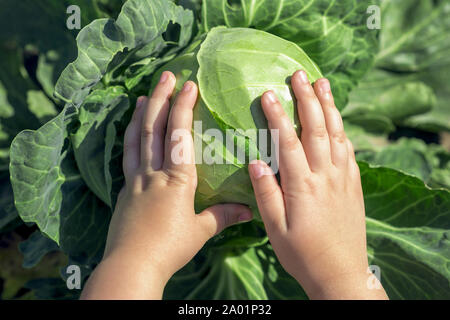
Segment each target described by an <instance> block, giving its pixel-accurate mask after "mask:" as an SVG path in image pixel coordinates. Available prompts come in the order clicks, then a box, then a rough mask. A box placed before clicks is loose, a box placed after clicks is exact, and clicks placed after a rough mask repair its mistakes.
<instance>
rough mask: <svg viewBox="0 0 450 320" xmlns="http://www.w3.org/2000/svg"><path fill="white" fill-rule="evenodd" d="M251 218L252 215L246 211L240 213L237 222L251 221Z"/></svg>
mask: <svg viewBox="0 0 450 320" xmlns="http://www.w3.org/2000/svg"><path fill="white" fill-rule="evenodd" d="M252 218H253V215H252V213H251V212H250V211H246V212H244V213H241V214H240V215H239V218H238V220H239V221H250V220H252Z"/></svg>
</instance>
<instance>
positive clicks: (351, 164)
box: [346, 139, 364, 206]
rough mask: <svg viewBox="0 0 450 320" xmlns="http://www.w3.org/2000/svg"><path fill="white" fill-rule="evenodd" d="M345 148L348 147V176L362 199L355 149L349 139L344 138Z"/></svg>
mask: <svg viewBox="0 0 450 320" xmlns="http://www.w3.org/2000/svg"><path fill="white" fill-rule="evenodd" d="M346 143H347V149H348V162H347V166H348V174H349V176H350V181H352V182H353V186H354V187H355V190H356V192H358V193H359V194H360V195H361V199H363V190H362V184H361V173H360V171H359V166H358V163H357V162H356V157H355V151H354V148H353V144H352V143H351V141H350V140H349V139H347V140H346ZM363 206H364V203H363Z"/></svg>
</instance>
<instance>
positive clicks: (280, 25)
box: [202, 0, 378, 108]
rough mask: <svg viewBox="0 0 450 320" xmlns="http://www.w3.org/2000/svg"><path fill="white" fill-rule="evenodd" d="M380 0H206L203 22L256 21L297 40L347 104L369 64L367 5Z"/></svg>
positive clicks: (372, 44)
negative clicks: (232, 0) (352, 90)
mask: <svg viewBox="0 0 450 320" xmlns="http://www.w3.org/2000/svg"><path fill="white" fill-rule="evenodd" d="M377 3H378V2H377V1H332V2H330V1H321V0H256V1H255V0H243V1H240V2H233V3H232V4H231V5H230V4H229V1H227V0H218V1H217V0H206V1H203V7H202V20H203V21H202V23H203V29H204V30H205V31H210V30H211V28H212V27H214V26H218V25H225V26H227V27H252V28H256V29H261V30H264V31H267V32H270V33H273V34H275V35H277V36H280V37H282V38H284V39H286V40H289V41H292V42H294V43H296V44H297V45H299V46H300V47H301V48H302V49H303V50H305V52H306V53H307V54H308V56H309V57H311V58H312V60H314V61H315V62H316V63H317V65H318V66H319V67H320V69H321V70H322V72H323V73H324V75H325V76H327V77H328V76H330V81H331V83H332V87H333V88H334V90H335V92H334V96H335V102H336V105H337V106H338V108H343V107H344V106H345V104H346V101H347V94H348V92H349V91H350V90H351V88H352V87H353V86H354V85H355V83H356V81H357V80H358V79H359V78H361V76H362V75H364V74H365V73H366V72H367V70H368V69H369V68H370V67H371V65H372V61H373V59H374V55H375V53H376V51H377V41H376V36H377V33H378V32H377V30H369V29H368V28H367V26H366V20H367V18H368V15H367V14H366V10H367V8H368V7H369V5H371V4H377Z"/></svg>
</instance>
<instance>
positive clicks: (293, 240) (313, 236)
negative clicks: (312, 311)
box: [249, 71, 387, 299]
mask: <svg viewBox="0 0 450 320" xmlns="http://www.w3.org/2000/svg"><path fill="white" fill-rule="evenodd" d="M291 84H292V88H293V91H294V93H295V96H296V98H297V101H298V106H297V107H298V114H299V118H300V122H301V126H302V133H301V138H300V139H298V137H297V135H296V132H295V130H294V128H293V126H292V123H291V121H290V119H289V118H288V117H287V115H286V114H285V112H284V110H283V108H282V106H281V105H280V103H279V102H278V100H277V99H276V97H275V95H274V93H273V92H270V91H269V92H266V93H265V94H264V95H263V97H262V107H263V111H264V114H265V116H266V118H267V120H268V123H269V127H270V128H271V129H278V130H279V167H280V176H281V186H280V185H279V184H278V183H277V180H276V178H275V176H274V175H273V172H272V169H270V168H269V167H268V166H267V164H265V163H264V162H262V161H255V162H252V163H251V164H250V166H249V170H250V176H251V179H252V183H253V187H254V190H255V195H256V200H257V203H258V208H259V211H260V213H261V216H262V219H263V221H264V224H265V227H266V230H267V232H268V235H269V239H270V242H271V244H272V246H273V248H274V250H275V253H276V254H277V256H278V258H279V260H280V262H281V264H282V265H283V267H284V268H285V269H286V270H287V272H289V273H290V274H291V275H292V276H293V277H294V278H296V279H297V281H298V282H299V283H300V284H301V285H302V286H303V288H304V289H305V291H306V293H307V294H308V296H309V297H310V298H312V299H314V298H316V299H386V298H387V296H386V293H385V292H384V289H383V288H382V287H381V286H380V289H369V288H368V285H367V283H368V279H369V276H370V274H369V273H368V260H367V248H366V229H365V213H364V200H363V194H362V188H361V178H360V174H359V169H358V165H357V164H356V161H355V156H354V151H353V147H352V144H351V143H350V141H349V140H348V139H347V138H346V135H345V133H344V127H343V123H342V118H341V116H340V114H339V111H338V110H337V109H336V107H335V105H334V101H333V96H332V94H331V90H330V84H329V82H328V80H327V79H320V80H318V81H316V83H315V85H314V88H313V87H312V86H311V85H310V83H309V81H308V79H307V77H306V73H305V72H304V71H298V72H296V73H295V74H294V75H293V77H292V81H291Z"/></svg>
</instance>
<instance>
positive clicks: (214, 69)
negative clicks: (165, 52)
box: [151, 27, 322, 212]
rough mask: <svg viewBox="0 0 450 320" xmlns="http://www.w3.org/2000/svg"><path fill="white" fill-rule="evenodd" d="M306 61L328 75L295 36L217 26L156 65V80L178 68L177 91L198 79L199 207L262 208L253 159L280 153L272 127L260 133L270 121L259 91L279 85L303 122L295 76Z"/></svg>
mask: <svg viewBox="0 0 450 320" xmlns="http://www.w3.org/2000/svg"><path fill="white" fill-rule="evenodd" d="M300 69H301V70H304V71H305V72H306V73H307V75H308V78H309V80H310V81H311V82H314V81H315V80H317V79H319V78H320V77H322V75H321V72H320V70H319V68H318V67H317V65H316V64H315V63H314V62H313V61H312V60H311V59H310V58H309V57H308V56H307V55H306V53H305V52H304V51H303V50H302V49H301V48H300V47H299V46H297V45H296V44H294V43H292V42H290V41H287V40H284V39H282V38H279V37H277V36H275V35H272V34H270V33H267V32H264V31H260V30H255V29H249V28H224V27H217V28H213V29H212V30H211V31H210V32H208V33H207V34H206V36H205V35H203V36H202V37H200V38H199V39H197V40H196V41H194V42H193V43H192V44H191V45H190V46H189V47H188V48H187V49H186V50H185V51H184V52H183V53H182V54H180V55H179V56H178V57H177V58H175V59H173V60H172V61H170V62H169V63H167V64H166V65H164V66H162V67H161V68H160V69H159V70H158V71H157V72H156V73H155V75H154V77H153V80H152V86H151V87H152V88H154V86H155V85H156V83H157V82H158V80H159V77H160V75H161V73H162V72H163V71H165V70H169V71H172V72H173V73H174V74H175V76H176V78H177V84H176V91H178V90H180V89H181V87H182V86H183V84H184V82H185V81H187V80H192V81H194V82H195V83H197V85H198V87H199V99H198V100H197V104H196V106H195V108H194V126H193V136H194V148H195V154H196V164H197V174H198V188H197V193H196V201H195V203H196V209H197V210H202V209H203V208H206V207H208V206H210V205H213V204H217V203H222V202H237V203H243V204H247V205H249V206H250V207H251V208H253V209H255V210H254V211H255V212H257V211H256V202H255V197H254V194H253V189H252V186H251V182H250V178H249V175H248V169H247V165H248V163H249V161H250V160H252V159H254V158H259V159H263V160H266V161H268V162H270V161H272V162H273V161H274V160H275V159H276V158H275V155H274V154H271V147H272V148H273V145H272V144H271V142H270V133H268V132H267V131H266V132H267V135H266V136H264V134H263V136H261V135H260V134H259V131H257V130H258V129H267V121H266V119H265V117H264V114H263V112H262V109H261V106H260V97H261V95H262V94H263V93H264V92H265V91H267V90H269V89H270V90H273V91H274V92H275V93H276V95H277V96H278V98H279V100H280V102H281V104H282V106H283V108H284V110H285V111H286V112H287V114H288V115H289V117H290V118H291V120H292V123H293V125H294V126H295V127H296V128H298V129H299V123H298V116H297V111H296V107H295V98H294V95H293V93H292V91H291V88H290V76H291V75H292V74H293V73H294V72H295V71H296V70H300ZM257 132H258V133H257ZM244 155H245V157H244ZM274 168H276V166H274Z"/></svg>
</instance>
